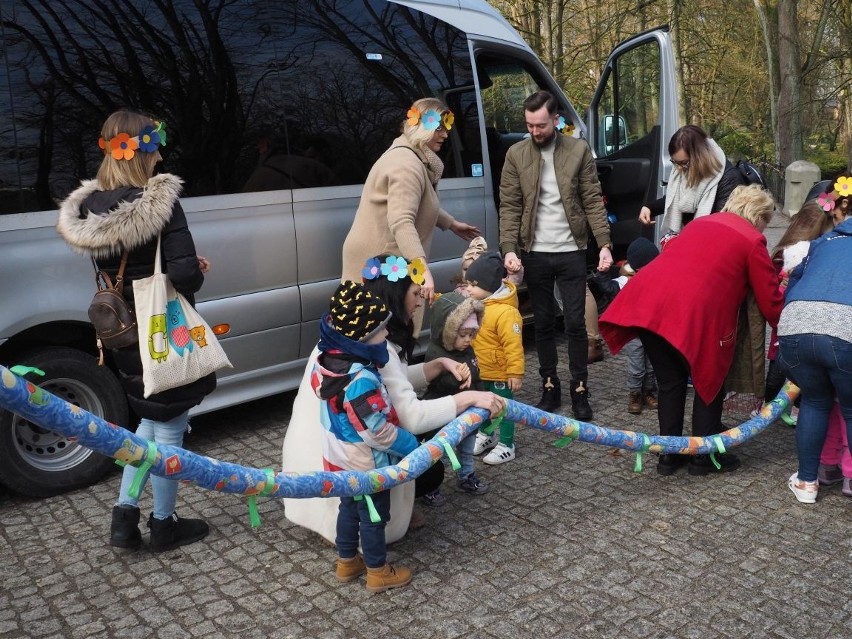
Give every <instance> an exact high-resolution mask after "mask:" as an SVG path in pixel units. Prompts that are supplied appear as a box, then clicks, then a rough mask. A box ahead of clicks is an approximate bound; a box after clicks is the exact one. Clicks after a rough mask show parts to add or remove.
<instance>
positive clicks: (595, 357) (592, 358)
mask: <svg viewBox="0 0 852 639" xmlns="http://www.w3.org/2000/svg"><path fill="white" fill-rule="evenodd" d="M603 358H604V348H603V342H602V341H601V340H600V339H595V338H592V337H590V338H589V364H594V363H595V362H602V361H603Z"/></svg>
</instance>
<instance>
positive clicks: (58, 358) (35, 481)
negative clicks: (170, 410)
mask: <svg viewBox="0 0 852 639" xmlns="http://www.w3.org/2000/svg"><path fill="white" fill-rule="evenodd" d="M14 364H23V365H25V366H32V367H34V368H38V369H41V370H42V371H44V373H45V375H44V377H41V376H39V375H37V374H36V373H28V374H27V375H26V378H27V380H28V381H30V382H32V383H33V384H36V385H38V386H41V387H42V388H44V389H45V390H47V391H49V392H50V393H53V394H54V395H56V396H57V397H60V398H62V399H64V400H65V401H67V402H70V403H72V404H74V405H76V406H79V407H80V408H83V409H85V410H87V411H89V412H90V413H92V414H94V415H97V416H99V417H102V418H104V419H106V420H107V421H110V422H112V423H114V424H121V425H124V424H126V423H127V416H128V410H127V400H126V398H125V394H124V391H123V390H122V388H121V384H119V382H118V380H117V379H116V377H115V375H114V374H113V373H112V371H111V370H110V369H109V368H107V367H105V366H98V362H97V360H96V359H95V358H94V357H92V356H91V355H89V354H87V353H84V352H82V351H77V350H72V349H70V348H49V349H43V350H38V351H31V352H30V353H26V354H24V355H21V356H20V357H17V358H16V361H15V362H13V363H12V365H14ZM112 467H113V460H112V459H110V458H109V457H105V456H103V455H100V454H98V453H95V452H94V451H92V450H90V449H88V448H85V447H84V446H80V445H79V444H78V443H77V442H75V441H73V440H69V439H68V438H67V437H66V436H65V435H62V434H60V433H55V432H53V431H50V430H46V429H44V428H41V427H40V426H37V425H36V424H33V423H31V422H29V421H28V420H26V419H24V418H23V417H20V416H18V415H16V414H14V413H11V412H9V411H4V410H0V483H3V484H5V485H6V486H7V487H9V488H11V489H12V490H14V491H15V492H18V493H21V494H23V495H29V496H31V497H50V496H52V495H58V494H60V493H63V492H67V491H69V490H74V489H76V488H82V487H84V486H89V485H91V484H93V483H95V482H96V481H97V480H98V479H100V478H101V477H103V476H104V475H105V474H106V473H107V472H108V471H109V470H110V468H112Z"/></svg>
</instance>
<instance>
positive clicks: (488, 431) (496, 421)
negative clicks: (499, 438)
mask: <svg viewBox="0 0 852 639" xmlns="http://www.w3.org/2000/svg"><path fill="white" fill-rule="evenodd" d="M504 417H506V404H503V408H502V409H500V412H499V413H497V414H496V415H495V416H494V417H492V418H491V423H489V424H488V425H487V426H482V427H481V428H480V429H479V432H480V433H484V434H485V435H489V436H490V435H493V434H494V431H495V430H496V429H497V427H498V426H500V422H502V421H503V418H504Z"/></svg>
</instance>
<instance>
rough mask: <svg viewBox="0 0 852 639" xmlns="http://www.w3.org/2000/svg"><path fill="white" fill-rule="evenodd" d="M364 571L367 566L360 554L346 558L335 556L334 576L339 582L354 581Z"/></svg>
mask: <svg viewBox="0 0 852 639" xmlns="http://www.w3.org/2000/svg"><path fill="white" fill-rule="evenodd" d="M365 572H367V566H365V565H364V558H363V557H361V555H355V556H354V557H350V558H348V559H343V558H342V557H338V558H337V569H336V570H335V573H334V576H335V577H337V581H339V582H340V583H342V584H345V583H349V582H350V581H355V580H356V579H358V577H360V576H361V575H363V574H364V573H365Z"/></svg>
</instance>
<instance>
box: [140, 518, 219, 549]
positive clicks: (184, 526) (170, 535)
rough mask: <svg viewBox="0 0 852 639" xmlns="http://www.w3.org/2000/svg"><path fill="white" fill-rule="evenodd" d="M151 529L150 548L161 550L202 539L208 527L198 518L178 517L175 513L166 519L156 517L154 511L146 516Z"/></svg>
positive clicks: (207, 531) (208, 530) (208, 529)
mask: <svg viewBox="0 0 852 639" xmlns="http://www.w3.org/2000/svg"><path fill="white" fill-rule="evenodd" d="M148 528H150V529H151V550H152V551H154V552H163V551H164V550H173V549H174V548H177V547H178V546H185V545H186V544H191V543H193V542H196V541H199V540H201V539H204V538H205V537H206V536H207V533H209V532H210V527H209V526H208V525H207V524H206V523H205V522H203V521H202V520H200V519H180V518H178V516H177V513H172V516H171V517H169V518H167V519H157V518H156V517H154V513H151V516H150V517H149V518H148Z"/></svg>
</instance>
